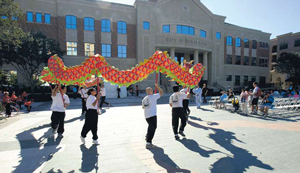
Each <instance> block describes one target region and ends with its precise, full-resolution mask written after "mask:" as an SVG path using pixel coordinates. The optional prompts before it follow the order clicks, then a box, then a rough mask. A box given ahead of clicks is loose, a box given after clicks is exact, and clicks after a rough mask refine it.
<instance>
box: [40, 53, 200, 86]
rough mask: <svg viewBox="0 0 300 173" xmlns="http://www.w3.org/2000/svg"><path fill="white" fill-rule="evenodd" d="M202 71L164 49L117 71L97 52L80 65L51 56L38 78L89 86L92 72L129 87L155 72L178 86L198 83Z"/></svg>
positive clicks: (113, 82)
mask: <svg viewBox="0 0 300 173" xmlns="http://www.w3.org/2000/svg"><path fill="white" fill-rule="evenodd" d="M204 70H205V67H204V66H203V65H202V64H200V63H199V64H196V65H194V66H193V67H191V66H189V65H185V66H184V67H181V66H180V65H179V64H178V63H177V62H175V61H174V60H173V59H171V58H170V57H169V55H168V54H167V52H162V51H156V52H155V53H154V54H153V56H151V57H150V58H149V59H145V61H144V62H141V63H140V64H139V65H137V66H136V67H134V68H132V69H131V70H119V69H117V68H115V67H113V66H111V65H109V64H108V63H107V62H106V61H105V58H104V57H102V56H100V55H95V56H91V57H89V58H87V59H86V60H85V61H84V62H83V63H82V65H79V66H74V67H66V66H65V65H64V63H63V61H62V60H61V59H60V58H59V57H58V56H56V55H53V56H51V57H50V58H49V60H48V67H45V68H44V70H43V71H42V72H41V76H40V79H42V80H43V81H45V82H49V83H61V84H65V85H80V86H83V85H86V86H88V87H89V86H93V85H95V84H97V80H96V78H94V76H95V75H96V76H98V77H103V78H104V79H105V80H106V81H108V82H110V83H112V84H117V85H120V86H129V85H131V84H134V83H137V82H140V81H143V80H145V79H146V78H147V77H148V76H149V75H150V74H151V73H153V72H155V71H156V72H161V73H164V74H166V75H167V76H168V77H170V78H171V79H173V80H174V81H177V82H178V83H179V84H180V85H186V86H188V87H194V86H196V85H198V83H199V82H200V80H201V78H202V76H203V74H204Z"/></svg>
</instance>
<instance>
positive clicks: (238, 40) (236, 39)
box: [235, 37, 241, 47]
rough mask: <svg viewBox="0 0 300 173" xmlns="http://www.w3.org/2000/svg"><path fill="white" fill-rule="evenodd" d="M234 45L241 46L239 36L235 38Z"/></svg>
mask: <svg viewBox="0 0 300 173" xmlns="http://www.w3.org/2000/svg"><path fill="white" fill-rule="evenodd" d="M235 47H241V38H239V37H237V38H235Z"/></svg>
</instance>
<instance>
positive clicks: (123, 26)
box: [118, 21, 127, 34]
mask: <svg viewBox="0 0 300 173" xmlns="http://www.w3.org/2000/svg"><path fill="white" fill-rule="evenodd" d="M118 33H119V34H126V33H127V24H126V22H124V21H119V22H118Z"/></svg>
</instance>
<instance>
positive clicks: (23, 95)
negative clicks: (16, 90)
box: [22, 91, 28, 102]
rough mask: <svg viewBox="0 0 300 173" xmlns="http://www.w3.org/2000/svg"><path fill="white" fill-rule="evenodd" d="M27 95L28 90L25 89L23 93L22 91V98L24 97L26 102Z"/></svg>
mask: <svg viewBox="0 0 300 173" xmlns="http://www.w3.org/2000/svg"><path fill="white" fill-rule="evenodd" d="M27 97H28V94H27V92H26V91H23V93H22V99H23V101H24V102H25V101H27Z"/></svg>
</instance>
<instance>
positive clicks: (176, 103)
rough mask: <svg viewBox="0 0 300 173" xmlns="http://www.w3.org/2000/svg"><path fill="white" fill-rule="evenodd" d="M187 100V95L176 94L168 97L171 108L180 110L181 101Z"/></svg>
mask: <svg viewBox="0 0 300 173" xmlns="http://www.w3.org/2000/svg"><path fill="white" fill-rule="evenodd" d="M186 98H187V94H185V93H181V92H176V93H173V94H172V95H171V96H170V99H169V103H172V108H182V100H183V99H186Z"/></svg>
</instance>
